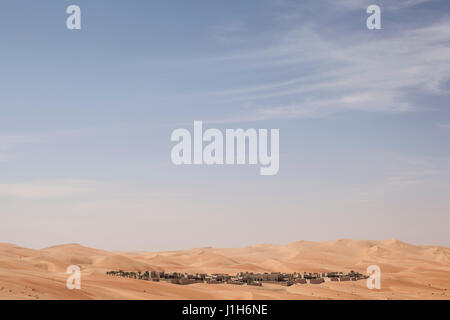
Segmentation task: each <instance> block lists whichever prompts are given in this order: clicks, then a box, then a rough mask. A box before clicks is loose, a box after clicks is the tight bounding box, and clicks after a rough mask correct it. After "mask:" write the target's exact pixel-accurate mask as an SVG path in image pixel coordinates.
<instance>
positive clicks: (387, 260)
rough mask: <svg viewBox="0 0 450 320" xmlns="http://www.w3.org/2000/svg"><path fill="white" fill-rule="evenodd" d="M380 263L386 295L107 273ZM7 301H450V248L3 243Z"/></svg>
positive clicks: (349, 288) (340, 286) (2, 285)
mask: <svg viewBox="0 0 450 320" xmlns="http://www.w3.org/2000/svg"><path fill="white" fill-rule="evenodd" d="M73 264H76V265H79V266H80V267H81V269H82V288H81V290H68V289H66V285H65V283H66V279H67V276H68V275H66V274H65V270H66V268H67V267H68V266H69V265H73ZM372 264H376V265H378V266H379V267H380V268H381V271H382V283H381V285H382V288H381V290H368V289H367V288H366V283H365V281H358V282H343V283H336V282H326V283H323V284H320V285H311V284H306V285H300V284H298V285H294V286H291V287H282V286H279V285H272V284H264V285H263V287H250V286H246V285H244V286H235V285H228V284H217V285H211V284H193V285H188V286H179V285H173V284H169V283H166V282H159V283H156V282H147V281H142V280H134V279H122V278H118V277H108V276H106V275H105V271H107V270H118V269H122V270H126V271H146V270H159V271H161V270H165V271H181V272H192V273H197V272H199V273H200V272H207V273H229V274H234V273H236V272H238V271H253V272H272V271H280V272H294V271H295V272H304V271H306V272H327V271H349V270H351V269H353V270H355V271H359V272H362V273H365V271H366V268H367V267H368V266H369V265H372ZM0 299H450V248H448V247H437V246H416V245H411V244H408V243H404V242H401V241H398V240H395V239H394V240H383V241H369V240H351V239H341V240H336V241H326V242H310V241H298V242H293V243H289V244H286V245H270V244H264V245H257V246H252V247H246V248H238V249H231V248H230V249H228V248H224V249H216V248H210V247H208V248H197V249H191V250H184V251H171V252H148V253H117V252H108V251H103V250H97V249H91V248H87V247H83V246H80V245H77V244H69V245H59V246H54V247H50V248H46V249H41V250H32V249H26V248H21V247H17V246H15V245H12V244H1V243H0Z"/></svg>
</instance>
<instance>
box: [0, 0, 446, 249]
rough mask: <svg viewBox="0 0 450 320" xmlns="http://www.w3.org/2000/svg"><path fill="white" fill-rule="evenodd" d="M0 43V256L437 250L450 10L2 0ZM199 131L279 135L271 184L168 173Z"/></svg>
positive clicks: (206, 172)
mask: <svg viewBox="0 0 450 320" xmlns="http://www.w3.org/2000/svg"><path fill="white" fill-rule="evenodd" d="M72 4H76V5H78V6H80V8H81V30H68V29H67V28H66V19H67V17H68V15H67V14H66V8H67V7H68V6H69V5H72ZM370 4H377V5H379V6H380V8H381V25H382V29H381V30H368V29H367V27H366V19H367V17H368V14H367V13H366V8H367V7H368V6H369V5H370ZM0 49H1V50H0V168H1V169H0V242H9V243H15V244H17V245H21V246H26V247H32V248H42V247H46V246H51V245H55V244H61V243H80V244H83V245H86V246H91V247H97V248H103V249H110V250H148V251H155V250H175V249H186V248H193V247H203V246H214V247H242V246H248V245H255V244H260V243H273V244H281V243H286V242H291V241H298V240H313V241H324V240H334V239H338V238H356V239H391V238H397V239H400V240H403V241H407V242H411V243H415V244H433V245H447V246H449V245H450V233H449V232H448V230H449V227H450V197H449V194H450V179H449V178H450V148H449V147H450V110H449V102H450V2H448V1H447V0H397V1H381V0H376V1H375V0H370V1H366V0H361V1H357V0H344V1H331V0H330V1H328V0H321V1H317V0H316V1H291V0H248V1H237V0H228V1H210V0H209V1H206V0H195V1H181V0H179V1H175V0H174V1H144V0H131V1H112V0H111V1H104V0H97V1H87V0H71V1H65V0H64V1H63V0H58V1H50V0H48V1H42V0H41V1H36V0H33V1H31V0H28V1H25V0H14V1H13V0H4V1H2V2H1V4H0ZM195 120H201V121H203V124H204V127H205V129H207V128H218V129H220V130H225V129H235V128H243V129H248V128H257V129H262V128H263V129H272V128H276V129H279V130H280V170H279V173H278V174H277V175H274V176H261V175H259V166H254V165H240V166H237V165H235V166H232V165H228V166H218V165H216V166H206V165H195V166H194V165H192V166H187V165H184V166H183V165H182V166H175V165H174V164H173V163H172V161H171V158H170V154H171V149H172V148H173V146H174V143H173V142H171V141H170V136H171V133H172V131H173V130H175V129H177V128H187V129H189V130H192V128H193V122H194V121H195Z"/></svg>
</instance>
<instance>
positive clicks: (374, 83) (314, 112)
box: [190, 20, 450, 121]
mask: <svg viewBox="0 0 450 320" xmlns="http://www.w3.org/2000/svg"><path fill="white" fill-rule="evenodd" d="M449 56H450V21H448V20H445V21H442V22H439V23H436V24H434V25H431V26H427V27H422V28H417V29H412V30H405V31H402V32H398V33H395V34H393V35H383V36H382V37H370V39H369V38H359V37H355V38H353V39H352V40H350V41H347V40H345V41H344V40H342V39H341V40H340V41H335V40H333V39H325V38H323V37H321V36H320V35H319V34H318V33H317V32H316V31H314V30H313V29H311V28H309V27H300V28H298V29H295V30H291V31H289V32H288V33H287V34H285V35H284V36H283V37H282V39H281V40H280V42H279V43H278V44H277V45H274V46H272V47H268V48H263V49H259V50H254V51H247V52H241V53H238V54H230V55H227V56H223V57H220V58H217V59H218V61H222V62H223V61H228V60H232V61H233V63H236V64H238V65H242V68H243V69H244V70H245V69H248V70H258V69H261V70H270V69H273V68H281V67H290V68H296V69H300V70H305V71H304V74H303V75H302V76H300V77H296V78H291V79H285V80H282V81H279V82H274V83H263V84H259V85H254V86H250V87H244V88H236V89H231V90H230V89H229V90H224V91H216V92H204V93H200V94H197V95H191V96H190V98H197V99H199V100H202V99H203V100H204V101H205V102H207V103H211V104H214V103H234V104H236V103H241V104H244V105H249V104H250V105H253V107H252V108H246V109H244V110H242V112H241V113H240V114H239V115H238V116H230V119H229V120H230V121H232V119H236V118H238V119H243V121H248V120H265V119H271V118H283V117H286V118H291V117H311V116H313V117H315V116H323V115H327V114H330V113H333V112H337V111H342V110H362V111H371V112H373V111H378V112H407V111H413V110H418V109H420V108H421V107H420V106H417V105H416V104H415V103H414V101H413V100H412V99H411V95H410V92H411V91H414V92H417V91H422V92H425V93H428V94H435V95H442V94H445V95H446V94H449V92H448V88H446V86H445V84H446V82H447V80H448V79H449V75H450V64H449V63H448V57H449ZM261 70H259V71H260V72H261ZM275 98H277V101H280V100H281V99H284V100H282V101H290V102H289V103H284V105H283V104H282V105H280V102H278V103H276V104H274V102H273V100H274V99H275ZM221 121H224V119H221Z"/></svg>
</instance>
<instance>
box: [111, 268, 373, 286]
mask: <svg viewBox="0 0 450 320" xmlns="http://www.w3.org/2000/svg"><path fill="white" fill-rule="evenodd" d="M106 274H107V275H110V276H118V277H125V278H132V279H141V280H146V281H167V282H170V283H174V284H180V285H187V284H193V283H205V282H206V283H209V284H221V283H228V284H234V285H243V284H247V285H250V286H262V284H263V283H274V284H279V285H283V286H291V285H293V284H296V283H299V284H306V283H310V284H321V283H323V282H325V279H327V280H329V281H358V280H361V279H367V278H368V276H366V275H363V274H361V273H359V272H355V271H353V270H351V271H350V272H349V273H346V274H344V273H342V272H324V273H306V272H304V273H296V272H294V273H281V272H271V273H267V272H265V273H253V272H239V273H237V274H236V275H234V276H232V275H229V274H223V273H214V274H211V275H209V274H207V273H196V274H190V273H179V272H164V271H161V272H160V271H145V272H140V271H138V272H126V271H123V270H119V271H108V272H106Z"/></svg>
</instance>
